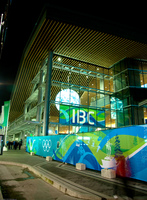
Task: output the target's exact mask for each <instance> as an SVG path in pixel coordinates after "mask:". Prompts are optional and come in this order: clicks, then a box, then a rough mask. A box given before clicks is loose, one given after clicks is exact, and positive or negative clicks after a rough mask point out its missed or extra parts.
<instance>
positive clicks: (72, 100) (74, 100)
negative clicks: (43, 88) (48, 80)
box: [55, 89, 80, 110]
mask: <svg viewBox="0 0 147 200" xmlns="http://www.w3.org/2000/svg"><path fill="white" fill-rule="evenodd" d="M55 101H56V102H59V103H62V102H63V103H64V104H65V105H69V104H76V105H77V104H78V105H79V104H80V97H79V95H78V93H77V92H76V91H74V90H71V89H64V90H61V91H60V92H59V93H58V94H57V96H56V98H55ZM59 103H56V108H57V109H58V110H59V108H60V105H59Z"/></svg>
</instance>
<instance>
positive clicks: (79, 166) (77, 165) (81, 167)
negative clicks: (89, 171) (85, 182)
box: [76, 163, 86, 170]
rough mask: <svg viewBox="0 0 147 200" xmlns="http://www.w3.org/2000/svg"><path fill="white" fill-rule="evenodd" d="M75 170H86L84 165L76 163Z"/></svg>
mask: <svg viewBox="0 0 147 200" xmlns="http://www.w3.org/2000/svg"><path fill="white" fill-rule="evenodd" d="M76 169H78V170H85V169H86V165H85V164H83V163H76Z"/></svg>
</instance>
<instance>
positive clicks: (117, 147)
mask: <svg viewBox="0 0 147 200" xmlns="http://www.w3.org/2000/svg"><path fill="white" fill-rule="evenodd" d="M114 151H115V158H117V157H120V156H121V155H122V154H123V152H122V151H121V150H120V139H119V137H118V135H116V136H115V147H114Z"/></svg>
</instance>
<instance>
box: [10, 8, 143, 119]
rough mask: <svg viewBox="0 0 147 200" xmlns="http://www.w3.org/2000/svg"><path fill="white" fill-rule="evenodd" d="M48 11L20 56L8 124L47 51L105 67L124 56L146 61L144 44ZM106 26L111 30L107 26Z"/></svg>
mask: <svg viewBox="0 0 147 200" xmlns="http://www.w3.org/2000/svg"><path fill="white" fill-rule="evenodd" d="M50 11H51V8H50V9H47V10H46V11H44V13H43V14H42V15H41V18H40V20H39V22H38V24H36V25H35V29H34V31H33V33H32V35H31V37H30V39H29V41H28V43H27V45H26V48H25V50H24V53H23V55H22V60H21V62H20V68H19V72H18V75H17V79H16V84H15V85H16V86H15V89H14V92H13V95H12V98H11V109H10V121H13V120H14V119H15V118H17V117H18V116H19V115H20V114H22V112H23V108H24V102H25V100H26V99H27V98H28V97H29V95H30V94H31V90H32V88H31V87H30V82H31V80H32V79H33V78H34V76H35V75H36V74H37V72H38V71H39V69H40V68H41V62H42V61H43V60H44V59H46V58H47V57H48V52H49V50H52V51H53V52H54V53H55V54H59V55H63V56H65V57H69V58H72V59H76V60H80V61H84V62H88V63H91V64H94V65H99V66H103V67H106V68H109V67H110V66H111V65H113V64H114V63H116V62H118V61H119V60H121V59H123V58H125V57H131V58H139V59H147V44H145V43H140V42H137V41H133V40H130V39H126V38H123V37H119V36H118V35H117V34H116V35H117V36H116V35H113V34H110V32H111V31H109V30H108V33H107V32H106V30H107V28H105V29H104V24H103V26H101V25H99V26H97V27H94V24H96V21H93V22H92V21H91V23H93V25H90V24H89V23H90V19H89V20H88V21H87V22H88V24H87V27H86V23H85V22H84V23H82V19H79V21H78V14H77V15H75V18H76V19H75V20H74V19H73V18H71V16H72V17H73V13H71V14H72V15H71V16H70V15H69V14H68V15H67V16H66V14H67V13H66V12H67V11H63V12H64V13H62V15H61V18H60V15H59V14H58V13H57V14H56V15H55V14H53V10H52V12H50ZM54 12H55V10H54ZM60 14H61V11H60ZM68 16H70V17H69V20H68ZM93 20H96V19H93ZM68 21H69V22H68ZM85 21H86V20H85ZM98 22H99V21H98ZM101 23H102V22H101ZM106 25H107V24H106ZM89 27H91V28H89ZM92 27H93V29H92ZM108 27H111V26H110V24H109V26H108ZM98 29H99V30H98ZM102 30H104V31H102Z"/></svg>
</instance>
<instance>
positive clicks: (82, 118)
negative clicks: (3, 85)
mask: <svg viewBox="0 0 147 200" xmlns="http://www.w3.org/2000/svg"><path fill="white" fill-rule="evenodd" d="M54 9H55V8H47V9H46V10H45V11H43V13H42V15H41V17H40V19H39V21H38V25H37V26H36V27H35V30H34V32H33V33H32V35H31V37H30V39H29V41H28V43H27V45H26V48H25V50H24V52H23V55H22V59H21V62H20V67H19V71H18V74H17V78H16V83H15V85H16V87H15V88H14V91H13V94H12V97H11V109H10V117H9V121H10V122H9V129H8V135H9V136H10V137H11V138H12V139H14V138H20V137H23V138H25V136H29V135H33V136H41V135H44V136H45V135H56V134H73V133H84V132H91V131H98V130H105V129H112V128H118V127H124V126H130V125H139V124H146V121H147V110H146V104H147V102H146V99H147V95H146V90H147V62H146V60H145V59H146V58H147V54H146V52H147V51H146V49H147V45H146V44H144V43H139V42H136V41H133V40H129V39H126V38H123V37H118V36H115V35H112V34H110V33H106V29H105V32H103V30H101V28H100V26H98V27H96V26H95V27H93V29H92V27H91V26H89V25H88V26H87V27H86V26H85V23H83V26H80V25H79V23H81V22H77V21H74V22H73V21H70V19H67V18H66V19H65V13H66V12H67V11H66V10H65V11H64V15H60V19H59V16H58V14H56V13H57V12H54ZM51 11H52V12H51ZM56 15H57V16H56ZM83 18H84V17H83ZM81 20H82V18H81V19H80V21H81ZM85 20H86V16H85ZM89 20H90V19H89ZM99 23H100V22H99ZM94 24H95V23H94ZM108 32H109V31H108Z"/></svg>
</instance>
